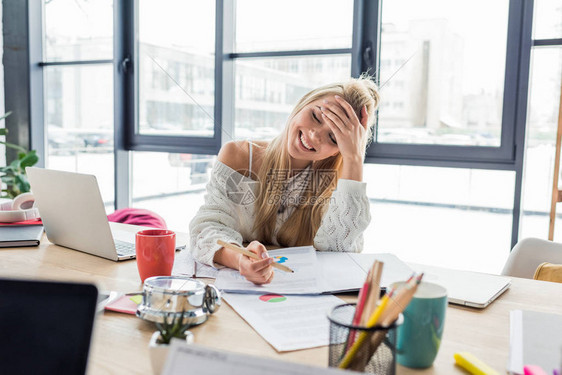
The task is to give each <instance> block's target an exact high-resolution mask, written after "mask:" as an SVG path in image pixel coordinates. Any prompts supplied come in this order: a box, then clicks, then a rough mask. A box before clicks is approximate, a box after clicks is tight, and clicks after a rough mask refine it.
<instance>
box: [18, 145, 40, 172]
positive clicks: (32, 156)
mask: <svg viewBox="0 0 562 375" xmlns="http://www.w3.org/2000/svg"><path fill="white" fill-rule="evenodd" d="M20 161H21V168H22V169H23V170H24V171H25V167H31V166H33V165H35V163H37V162H38V161H39V156H37V154H36V153H35V150H31V151H29V152H28V153H27V155H25V156H24V157H23V158H22V159H21V160H20Z"/></svg>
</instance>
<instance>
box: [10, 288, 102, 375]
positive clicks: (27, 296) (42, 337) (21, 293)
mask: <svg viewBox="0 0 562 375" xmlns="http://www.w3.org/2000/svg"><path fill="white" fill-rule="evenodd" d="M97 294H98V292H97V289H96V287H95V286H94V285H90V284H74V283H56V282H39V281H24V280H8V279H0V332H2V340H0V359H1V361H0V362H1V363H2V365H1V370H0V372H1V373H3V374H63V375H64V374H84V373H85V372H86V363H87V361H88V352H89V348H90V338H91V335H92V327H93V324H94V316H95V311H96V302H97Z"/></svg>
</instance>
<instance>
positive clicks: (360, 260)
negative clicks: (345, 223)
mask: <svg viewBox="0 0 562 375" xmlns="http://www.w3.org/2000/svg"><path fill="white" fill-rule="evenodd" d="M316 256H317V258H318V268H319V269H320V276H319V277H320V281H319V283H320V290H321V292H322V293H336V292H348V291H356V290H357V291H358V290H359V289H361V287H362V286H363V283H364V282H365V278H366V277H367V273H369V269H370V268H371V266H372V265H373V263H374V262H375V260H378V261H381V262H383V263H384V267H383V271H382V277H381V287H383V288H386V287H387V286H389V285H390V284H392V283H393V282H395V281H405V280H407V279H408V278H409V277H410V276H411V275H412V272H413V271H412V269H411V268H410V267H408V265H406V263H404V262H402V261H401V260H400V259H398V257H396V255H393V254H388V253H383V254H357V253H339V252H328V251H317V252H316Z"/></svg>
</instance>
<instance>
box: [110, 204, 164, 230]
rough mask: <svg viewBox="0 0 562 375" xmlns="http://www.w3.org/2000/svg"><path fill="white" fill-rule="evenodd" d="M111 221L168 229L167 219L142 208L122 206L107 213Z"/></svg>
mask: <svg viewBox="0 0 562 375" xmlns="http://www.w3.org/2000/svg"><path fill="white" fill-rule="evenodd" d="M107 219H108V220H109V221H112V222H115V223H124V224H132V225H142V226H145V227H152V228H158V229H168V227H167V226H166V221H165V220H164V219H163V218H162V217H160V215H158V214H156V213H154V212H152V211H149V210H144V209H142V208H122V209H120V210H117V211H115V212H114V213H112V214H109V215H107Z"/></svg>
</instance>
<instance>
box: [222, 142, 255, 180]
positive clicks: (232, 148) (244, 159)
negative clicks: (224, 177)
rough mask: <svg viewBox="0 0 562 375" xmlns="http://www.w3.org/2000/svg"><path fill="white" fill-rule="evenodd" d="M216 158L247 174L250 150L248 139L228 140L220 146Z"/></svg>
mask: <svg viewBox="0 0 562 375" xmlns="http://www.w3.org/2000/svg"><path fill="white" fill-rule="evenodd" d="M217 160H218V161H220V162H221V163H223V164H225V165H227V166H229V167H230V168H232V169H234V170H235V171H237V172H239V173H241V174H244V175H247V174H248V163H249V160H250V152H249V150H248V141H230V142H228V143H226V144H225V145H224V146H222V147H221V149H220V151H219V154H218V156H217Z"/></svg>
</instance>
